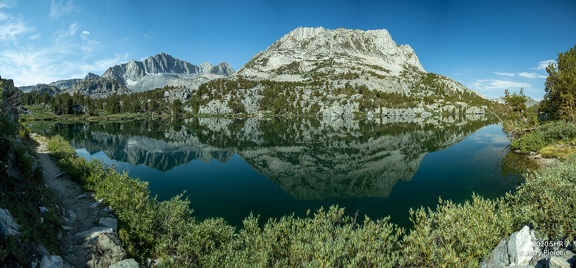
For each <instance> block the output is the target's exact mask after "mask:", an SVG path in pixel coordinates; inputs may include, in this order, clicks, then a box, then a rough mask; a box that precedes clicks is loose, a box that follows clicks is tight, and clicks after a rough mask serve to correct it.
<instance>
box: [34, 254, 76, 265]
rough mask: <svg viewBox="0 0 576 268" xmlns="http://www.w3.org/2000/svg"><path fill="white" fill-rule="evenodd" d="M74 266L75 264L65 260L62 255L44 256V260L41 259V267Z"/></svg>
mask: <svg viewBox="0 0 576 268" xmlns="http://www.w3.org/2000/svg"><path fill="white" fill-rule="evenodd" d="M54 267H58V268H72V267H73V266H72V265H70V264H68V263H67V262H65V261H64V260H63V259H62V257H60V256H54V255H52V256H48V255H44V256H42V260H41V261H40V268H54Z"/></svg>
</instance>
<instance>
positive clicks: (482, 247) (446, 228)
mask: <svg viewBox="0 0 576 268" xmlns="http://www.w3.org/2000/svg"><path fill="white" fill-rule="evenodd" d="M410 220H411V221H412V222H413V223H414V229H413V230H412V231H411V232H410V233H409V234H408V235H407V236H406V237H405V238H404V241H403V242H404V245H405V248H404V249H403V251H402V253H403V254H402V255H403V257H404V258H403V261H404V263H403V265H405V266H408V267H440V266H443V267H477V266H478V264H479V262H480V261H481V260H482V259H483V258H484V257H486V256H487V255H488V254H490V252H491V251H492V249H493V248H494V247H495V246H496V245H497V244H498V242H499V240H500V239H501V238H503V237H506V236H508V235H510V234H511V233H512V232H513V230H514V227H515V226H514V218H513V215H512V212H511V210H510V209H509V208H508V206H507V205H506V204H505V202H504V199H502V198H501V199H497V200H489V199H484V198H482V197H480V196H478V195H473V196H472V202H469V201H466V202H465V203H464V204H454V203H453V202H451V201H443V200H441V199H440V201H439V204H438V207H437V208H436V210H435V211H433V210H431V209H430V208H428V209H427V210H425V209H424V208H420V209H418V210H416V211H414V210H412V209H411V210H410Z"/></svg>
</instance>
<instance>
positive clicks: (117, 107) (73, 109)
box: [21, 86, 184, 116]
mask: <svg viewBox="0 0 576 268" xmlns="http://www.w3.org/2000/svg"><path fill="white" fill-rule="evenodd" d="M171 89H174V87H172V86H165V87H163V88H158V89H154V90H150V91H144V92H137V93H132V94H126V95H116V94H114V95H110V96H108V97H105V98H92V97H90V96H87V95H86V96H85V95H80V94H78V93H73V94H72V95H71V94H69V93H62V94H56V95H54V96H50V95H49V94H48V93H42V94H36V93H23V94H22V96H21V102H22V104H23V105H44V106H46V107H48V108H49V109H50V110H51V111H52V112H53V113H54V114H57V115H63V114H73V115H77V114H87V115H90V116H97V115H101V114H119V113H139V114H174V115H177V116H179V115H182V114H183V113H184V109H183V105H182V101H181V100H178V99H176V100H174V101H172V102H170V101H168V100H167V99H166V98H165V97H164V92H165V91H167V90H171Z"/></svg>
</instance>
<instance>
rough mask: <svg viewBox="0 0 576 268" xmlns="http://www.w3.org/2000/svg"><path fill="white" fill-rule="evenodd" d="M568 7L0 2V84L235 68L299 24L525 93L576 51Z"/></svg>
mask: <svg viewBox="0 0 576 268" xmlns="http://www.w3.org/2000/svg"><path fill="white" fill-rule="evenodd" d="M575 25H576V1H574V0H558V1H555V0H542V1H532V0H518V1H517V0H508V1H506V0H502V1H492V0H487V1H466V0H454V1H447V0H446V1H441V0H422V1H416V0H404V1H402V0H397V1H362V0H361V1H352V0H346V1H344V0H333V1H313V0H308V1H300V0H295V1H276V0H268V1H264V0H260V1H227V0H221V1H206V0H202V1H196V0H188V1H171V0H163V1H149V0H132V1H128V0H99V1H81V0H27V1H24V0H0V76H2V77H4V78H10V79H14V80H15V83H16V85H17V86H21V85H31V84H36V83H49V82H53V81H55V80H59V79H68V78H77V77H78V78H79V77H84V76H85V75H86V74H87V73H88V72H93V73H96V74H102V73H103V72H104V71H105V70H106V68H108V67H110V66H113V65H115V64H119V63H122V62H126V61H128V60H130V59H136V60H141V59H144V58H146V57H149V56H153V55H156V54H158V53H160V52H165V53H168V54H171V55H172V56H174V57H176V58H179V59H182V60H187V61H189V62H191V63H193V64H200V63H202V62H210V63H212V64H218V63H220V62H222V61H226V62H228V63H230V65H232V67H233V68H234V69H236V70H237V69H239V68H240V67H241V66H242V65H243V64H244V63H245V62H247V61H248V60H249V59H250V58H251V57H252V56H253V55H254V54H256V53H257V52H258V51H261V50H265V49H266V48H267V47H268V46H269V45H271V44H272V43H273V42H274V41H276V40H277V39H279V38H280V37H282V36H283V35H284V34H286V33H288V32H289V31H291V30H293V29H295V28H297V27H299V26H306V27H318V26H322V27H325V28H328V29H336V28H350V29H361V30H370V29H387V30H388V31H389V32H390V34H391V35H392V38H393V39H394V40H395V41H396V43H398V44H408V45H410V46H411V47H412V48H413V49H414V50H415V52H416V54H417V55H418V57H419V59H420V61H421V63H422V65H423V66H424V68H425V69H426V70H427V71H429V72H434V73H439V74H443V75H446V76H449V77H451V78H453V79H455V80H457V81H459V82H461V83H463V84H464V85H466V86H467V87H469V88H471V89H473V90H476V91H477V92H479V93H481V94H483V95H484V96H487V97H490V98H493V97H497V96H501V95H503V91H504V89H506V88H507V89H510V90H511V91H513V92H514V91H517V90H519V89H520V88H521V87H522V88H524V91H525V93H526V95H528V96H531V97H533V98H534V99H537V100H540V99H541V98H542V96H543V95H544V81H545V77H546V75H547V74H546V71H545V70H544V68H543V66H545V65H546V64H545V63H547V62H549V61H550V60H554V59H556V58H557V54H558V53H560V52H565V51H567V50H569V49H570V48H571V47H574V45H575V44H576V30H575V28H574V26H575Z"/></svg>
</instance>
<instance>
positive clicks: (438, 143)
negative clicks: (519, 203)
mask: <svg viewBox="0 0 576 268" xmlns="http://www.w3.org/2000/svg"><path fill="white" fill-rule="evenodd" d="M390 121H394V120H383V119H373V120H368V119H363V120H343V119H338V120H322V119H315V118H291V119H288V118H263V119H257V118H244V119H242V118H214V117H211V118H190V119H184V120H134V121H127V122H98V123H85V124H84V123H74V124H70V123H67V124H66V123H47V122H34V123H32V125H31V128H32V129H33V131H34V132H36V133H39V134H42V135H46V136H53V135H61V136H62V137H64V138H65V139H66V140H68V141H70V143H71V144H72V146H74V147H75V148H76V149H77V150H76V151H77V153H78V155H80V156H81V157H85V158H88V159H92V158H94V159H98V160H100V161H101V162H103V163H104V164H105V165H108V166H111V167H112V168H115V169H116V170H118V171H120V172H127V173H128V174H129V176H130V177H133V178H139V179H140V180H143V181H147V182H149V188H150V191H151V193H152V195H156V196H157V198H158V199H159V200H165V199H170V198H172V197H173V196H175V195H177V194H180V193H182V192H185V194H184V196H185V197H187V198H188V199H189V200H190V206H191V208H192V209H193V210H194V214H193V215H195V216H196V217H197V218H198V219H205V218H209V217H222V218H224V219H225V220H226V221H227V222H228V223H230V224H232V225H234V226H238V227H241V226H242V220H243V219H244V218H245V217H247V216H249V215H250V214H251V213H252V214H253V215H259V216H260V222H261V223H262V224H263V223H264V222H266V221H267V220H268V219H270V218H280V217H282V216H286V215H292V214H294V215H296V216H301V217H305V216H306V214H307V211H310V213H311V214H312V213H313V212H314V211H316V210H318V209H319V208H320V207H324V208H328V207H329V206H331V205H338V206H340V207H345V209H346V213H348V214H349V215H352V216H353V215H358V216H359V217H360V218H359V219H363V218H364V215H366V216H368V217H370V218H372V219H377V218H382V217H386V216H390V217H391V221H392V222H394V223H397V224H399V225H400V226H402V227H405V228H411V223H410V220H409V209H410V208H413V209H416V208H419V207H431V208H435V207H436V205H437V204H438V200H439V198H442V199H443V200H452V201H454V202H456V203H461V202H465V201H466V200H470V199H471V197H472V194H473V193H476V194H478V195H481V196H484V197H488V198H496V197H500V196H503V195H505V193H506V192H508V191H511V190H514V188H515V187H516V186H517V185H518V184H519V183H521V182H522V180H523V177H522V176H521V175H519V171H522V170H525V167H524V163H522V160H521V159H520V158H518V157H515V156H514V154H509V153H508V148H507V146H508V145H509V140H508V138H507V137H506V135H505V133H504V132H503V131H502V126H501V125H499V124H497V122H496V121H494V120H490V119H488V118H486V117H484V116H480V117H476V118H459V119H451V120H443V121H435V122H432V123H430V122H428V123H424V122H419V123H415V122H412V123H407V122H390ZM522 159H523V158H522Z"/></svg>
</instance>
